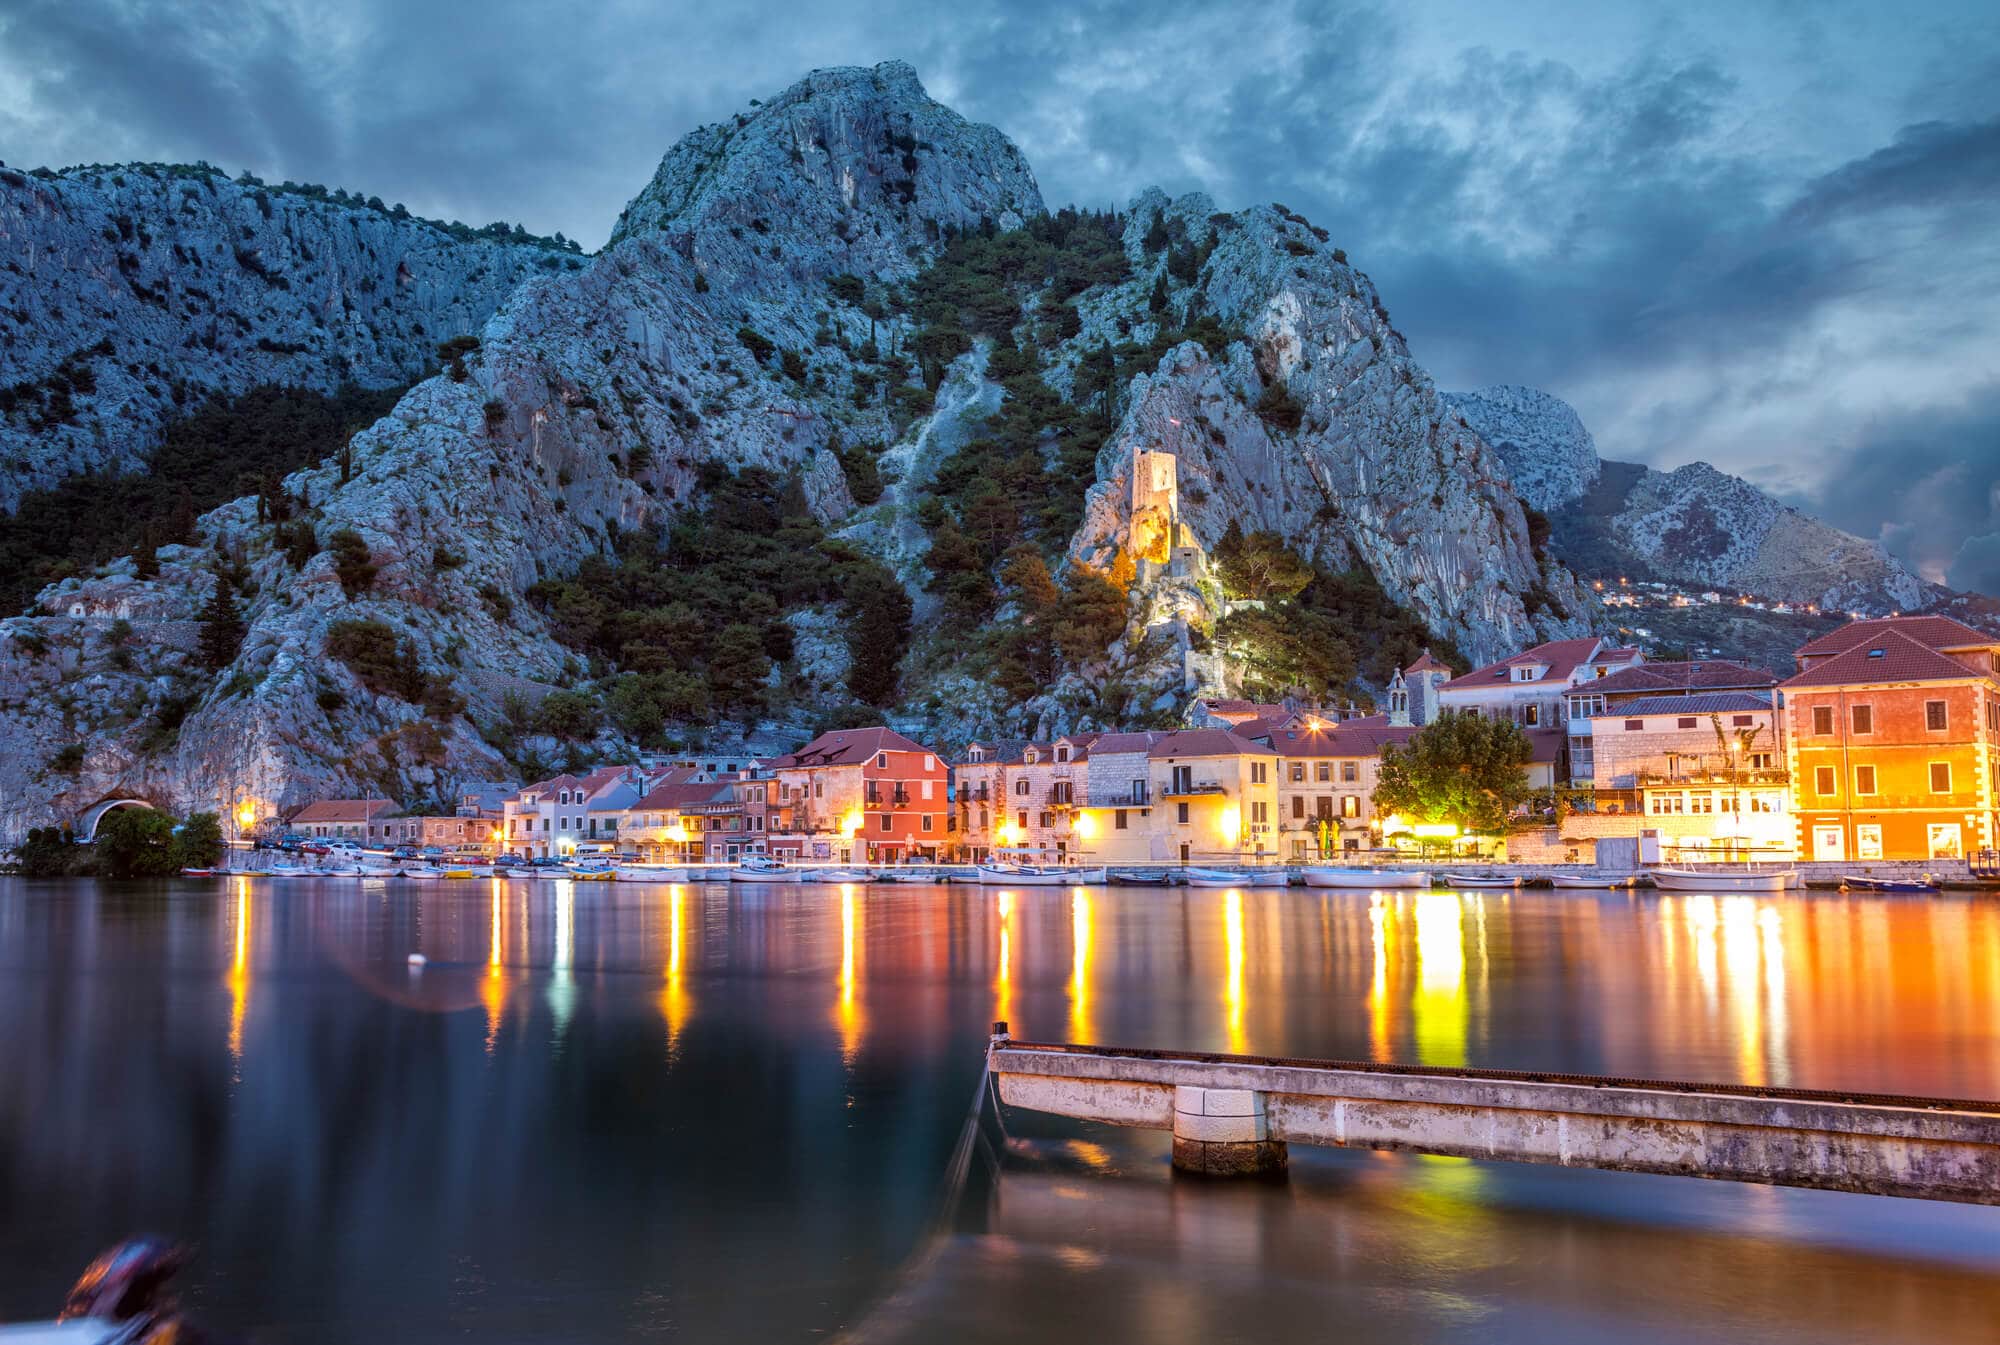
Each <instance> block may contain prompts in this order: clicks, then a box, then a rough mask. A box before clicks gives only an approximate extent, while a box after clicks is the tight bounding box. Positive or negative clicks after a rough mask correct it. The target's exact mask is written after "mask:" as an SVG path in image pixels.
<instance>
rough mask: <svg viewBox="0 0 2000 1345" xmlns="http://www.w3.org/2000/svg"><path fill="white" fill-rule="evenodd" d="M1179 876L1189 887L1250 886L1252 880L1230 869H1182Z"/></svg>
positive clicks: (1252, 883)
mask: <svg viewBox="0 0 2000 1345" xmlns="http://www.w3.org/2000/svg"><path fill="white" fill-rule="evenodd" d="M1181 877H1182V878H1184V879H1185V880H1186V881H1187V885H1188V886H1189V887H1252V886H1254V885H1255V884H1254V882H1253V881H1252V880H1251V879H1250V878H1249V877H1248V876H1246V875H1244V874H1241V873H1237V872H1235V871H1233V870H1231V869H1182V870H1181Z"/></svg>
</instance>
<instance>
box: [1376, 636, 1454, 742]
mask: <svg viewBox="0 0 2000 1345" xmlns="http://www.w3.org/2000/svg"><path fill="white" fill-rule="evenodd" d="M1452 676H1453V674H1452V671H1451V665H1450V664H1448V663H1445V662H1444V661H1443V660H1441V659H1439V658H1438V657H1437V655H1435V654H1433V653H1431V651H1430V650H1428V649H1426V650H1425V651H1424V652H1423V653H1422V654H1421V655H1419V656H1418V658H1417V661H1416V662H1414V663H1412V664H1411V665H1410V666H1409V667H1407V668H1401V669H1398V670H1397V672H1396V674H1395V675H1394V676H1393V677H1391V678H1390V679H1389V713H1390V715H1391V716H1395V715H1399V714H1400V715H1404V716H1407V722H1408V723H1411V724H1415V725H1416V726H1417V727H1418V728H1422V727H1423V726H1424V725H1426V724H1428V723H1430V722H1431V721H1432V720H1434V719H1436V718H1437V717H1438V713H1439V711H1441V710H1442V709H1443V708H1444V702H1443V699H1442V698H1441V697H1440V696H1439V695H1438V692H1439V690H1440V689H1441V688H1442V687H1443V686H1444V685H1445V683H1447V682H1449V681H1451V680H1452Z"/></svg>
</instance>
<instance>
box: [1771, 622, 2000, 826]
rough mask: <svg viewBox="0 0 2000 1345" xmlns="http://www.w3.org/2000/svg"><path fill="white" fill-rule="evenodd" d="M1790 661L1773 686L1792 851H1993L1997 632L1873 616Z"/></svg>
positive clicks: (1999, 732) (1998, 728)
mask: <svg viewBox="0 0 2000 1345" xmlns="http://www.w3.org/2000/svg"><path fill="white" fill-rule="evenodd" d="M1796 657H1797V659H1798V664H1799V671H1798V673H1797V674H1796V675H1794V676H1793V677H1791V678H1789V679H1787V680H1786V681H1784V682H1782V683H1780V690H1781V691H1782V692H1783V694H1784V707H1785V708H1784V713H1785V723H1786V729H1785V735H1784V736H1785V740H1786V755H1787V758H1788V760H1787V766H1788V767H1789V769H1790V773H1791V780H1792V815H1793V817H1794V818H1796V819H1797V823H1798V854H1799V856H1800V857H1801V858H1803V859H1815V860H1869V859H1918V860H1923V859H1955V858H1959V857H1962V856H1965V855H1968V854H1971V853H1973V852H1976V851H1979V850H1990V849H1993V848H1994V842H1995V835H1996V818H1995V812H1994V808H1995V793H1996V776H2000V765H1996V763H2000V639H1996V638H1995V637H1994V636H1991V635H1986V634H1984V633H1982V632H1980V631H1977V630H1974V629H1973V628H1972V627H1970V626H1967V625H1965V624H1964V623H1962V622H1959V621H1955V620H1953V619H1951V618H1950V617H1939V616H1920V617H1884V618H1877V619H1872V620H1867V621H1856V622H1853V623H1851V624H1849V625H1846V626H1843V627H1841V628H1840V629H1839V630H1837V631H1834V632H1832V633H1831V634H1828V635H1824V636H1821V637H1820V638H1819V639H1817V640H1814V641H1813V642H1812V643H1810V644H1808V645H1806V646H1804V647H1803V648H1801V649H1800V650H1799V651H1798V653H1797V655H1796Z"/></svg>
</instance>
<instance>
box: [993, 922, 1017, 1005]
mask: <svg viewBox="0 0 2000 1345" xmlns="http://www.w3.org/2000/svg"><path fill="white" fill-rule="evenodd" d="M999 909H1000V958H999V965H998V966H997V967H996V968H995V969H994V973H993V1017H994V1019H995V1020H997V1021H999V1022H1003V1023H1010V1024H1011V1023H1012V1022H1013V1020H1014V985H1013V962H1012V958H1011V956H1010V954H1011V953H1012V952H1013V928H1012V927H1013V924H1014V894H1013V893H1012V892H1002V893H1001V894H1000V906H999Z"/></svg>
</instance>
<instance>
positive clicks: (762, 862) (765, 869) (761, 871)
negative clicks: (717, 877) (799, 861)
mask: <svg viewBox="0 0 2000 1345" xmlns="http://www.w3.org/2000/svg"><path fill="white" fill-rule="evenodd" d="M798 880H799V870H797V869H795V868H792V867H791V866H789V865H787V864H786V863H784V861H782V860H777V859H772V858H770V857H769V856H767V855H746V856H744V858H743V862H742V863H740V864H738V865H737V866H736V867H735V868H733V869H731V870H730V871H729V881H730V882H732V883H796V882H797V881H798Z"/></svg>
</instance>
